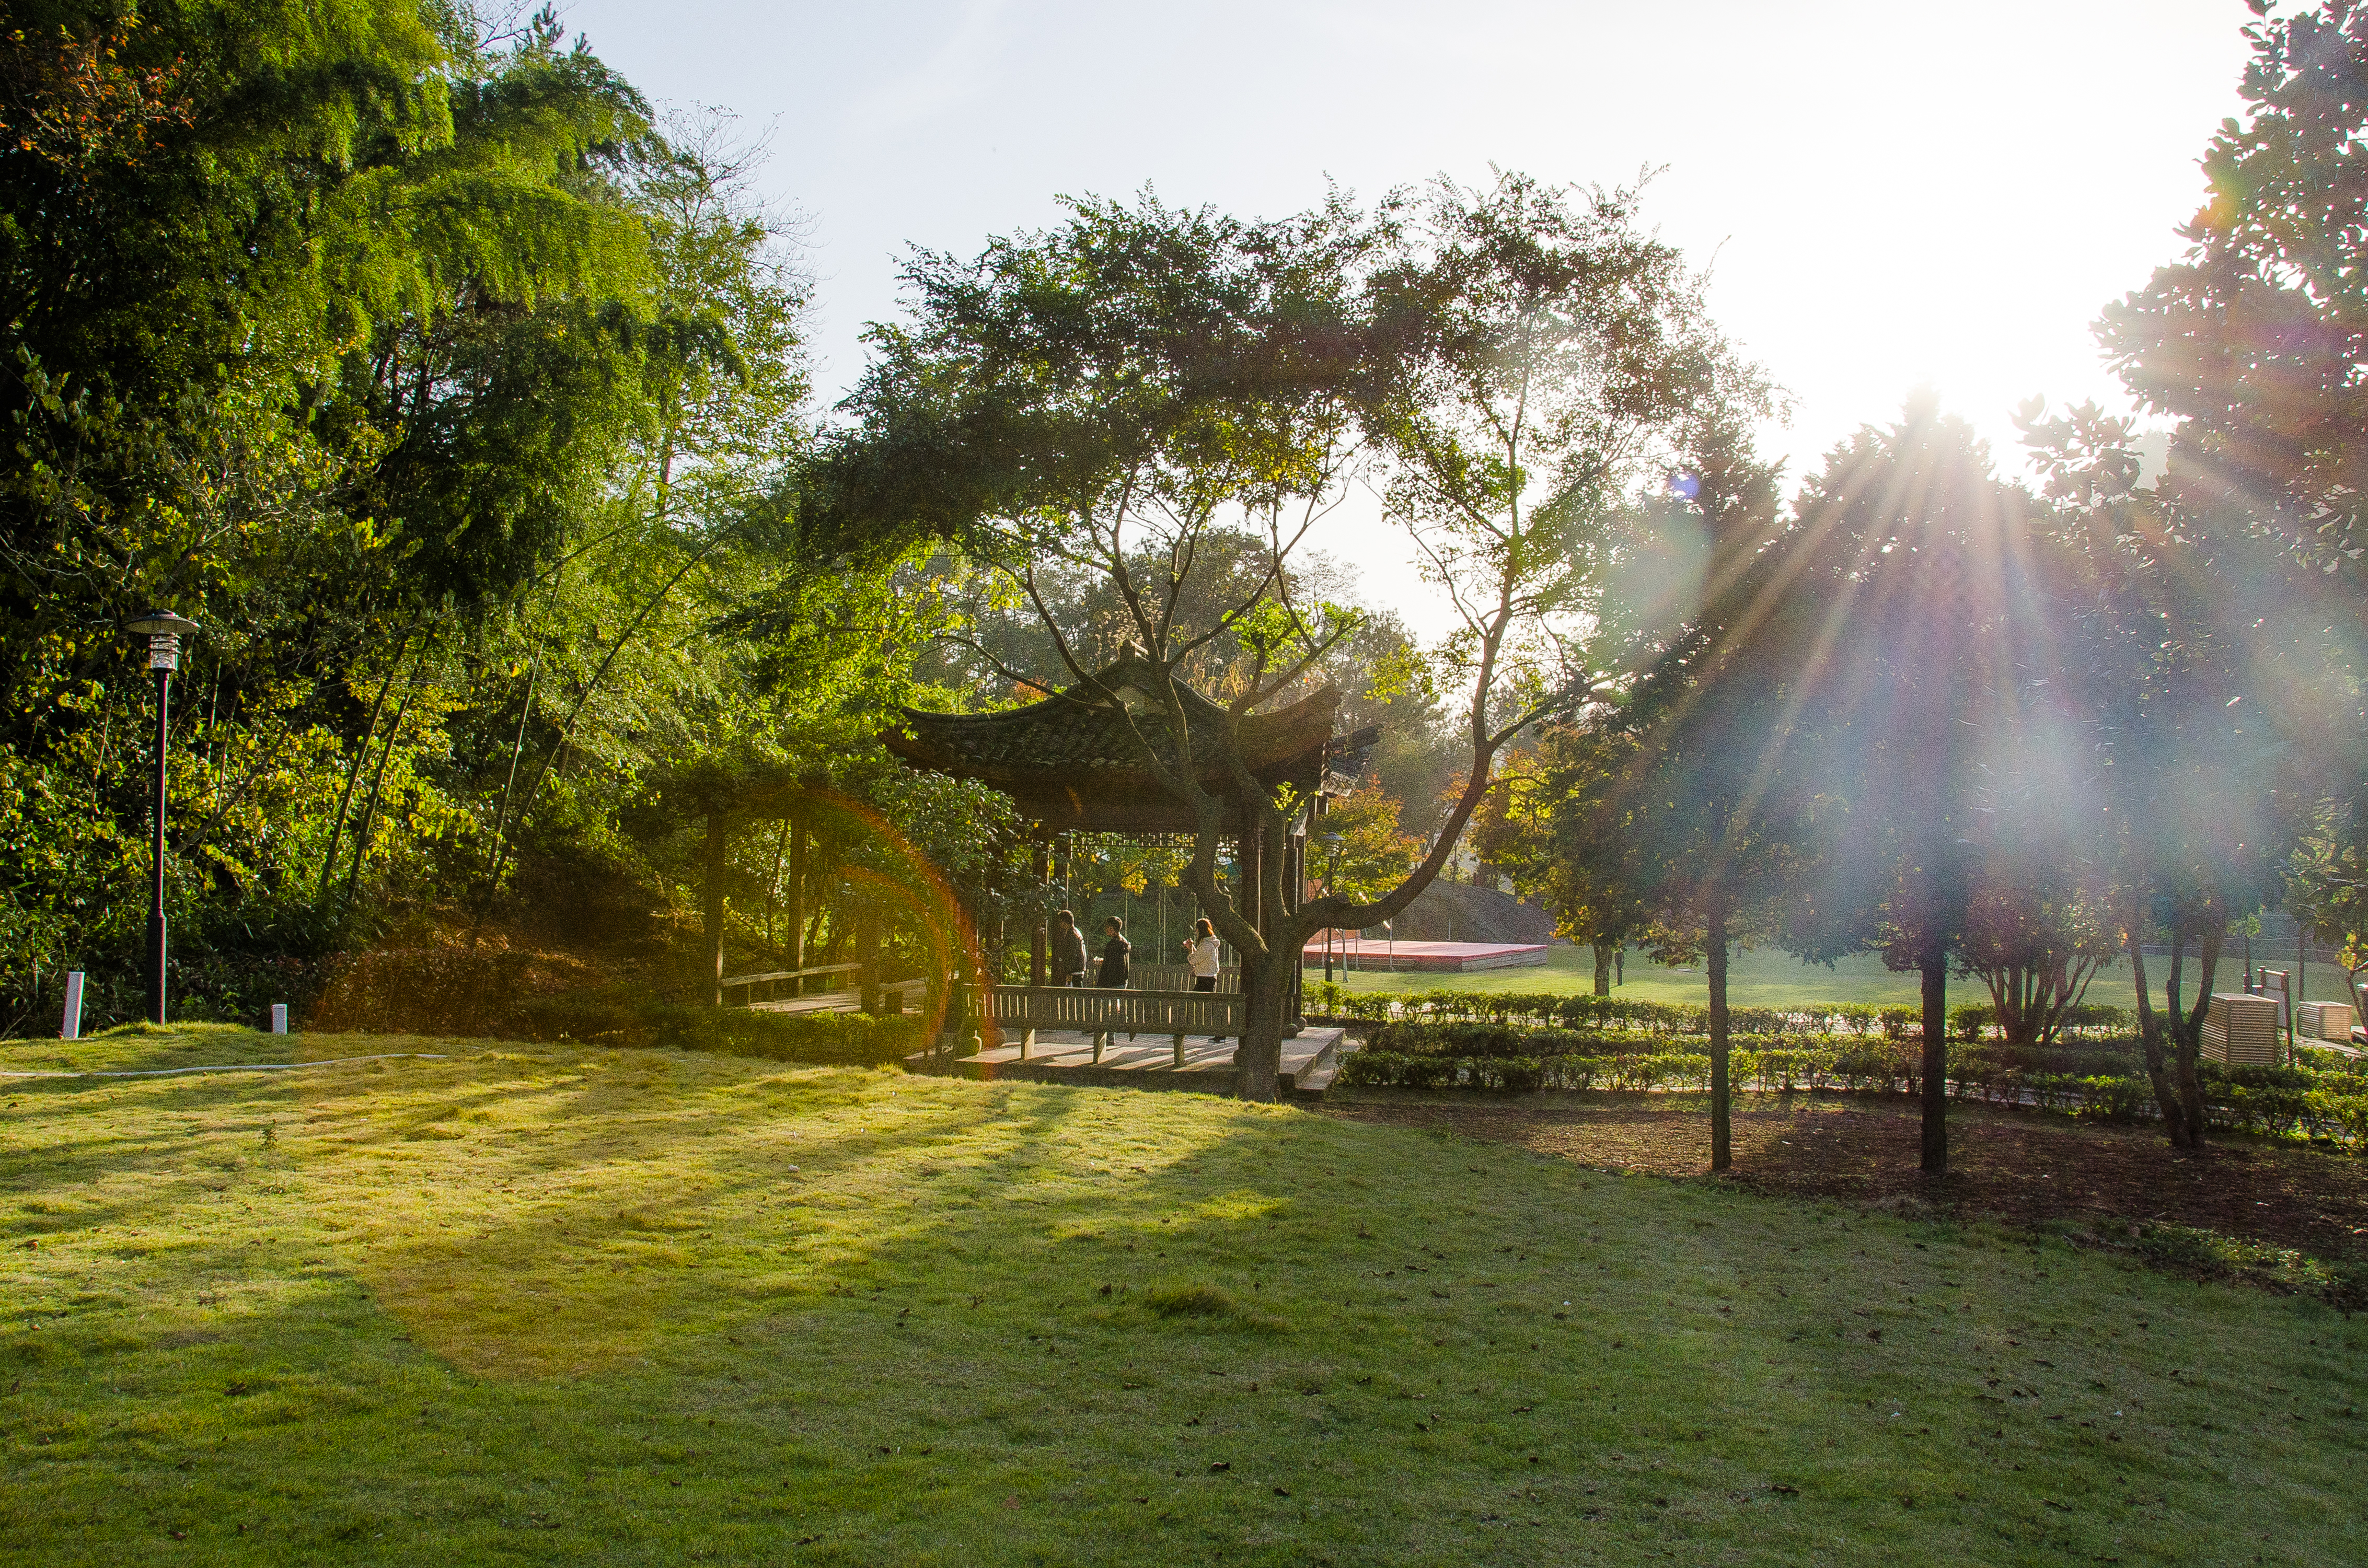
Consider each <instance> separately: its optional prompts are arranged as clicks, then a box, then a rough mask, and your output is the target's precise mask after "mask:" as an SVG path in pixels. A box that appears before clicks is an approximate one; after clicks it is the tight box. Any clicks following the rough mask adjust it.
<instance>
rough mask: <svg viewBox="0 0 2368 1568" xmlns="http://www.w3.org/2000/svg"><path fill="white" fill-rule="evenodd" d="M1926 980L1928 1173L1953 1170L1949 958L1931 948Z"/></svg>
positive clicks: (1925, 963)
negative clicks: (1950, 1092) (1950, 1135)
mask: <svg viewBox="0 0 2368 1568" xmlns="http://www.w3.org/2000/svg"><path fill="white" fill-rule="evenodd" d="M1921 968H1922V978H1923V981H1924V1174H1925V1175H1926V1176H1946V1175H1948V1174H1949V961H1948V955H1947V954H1946V953H1940V952H1928V953H1926V954H1925V955H1924V961H1923V964H1922V966H1921Z"/></svg>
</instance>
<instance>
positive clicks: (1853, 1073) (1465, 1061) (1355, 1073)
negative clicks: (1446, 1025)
mask: <svg viewBox="0 0 2368 1568" xmlns="http://www.w3.org/2000/svg"><path fill="white" fill-rule="evenodd" d="M1778 1038H1779V1037H1776V1036H1770V1035H1763V1036H1759V1037H1753V1038H1751V1039H1750V1040H1748V1041H1746V1040H1737V1041H1736V1042H1735V1045H1734V1047H1733V1049H1732V1052H1731V1054H1730V1055H1729V1057H1728V1059H1727V1068H1728V1072H1729V1074H1731V1075H1732V1079H1733V1082H1734V1084H1735V1086H1736V1088H1738V1089H1746V1088H1749V1089H1759V1090H1763V1091H1766V1092H1768V1093H1770V1094H1785V1093H1793V1092H1797V1091H1804V1090H1805V1091H1812V1092H1814V1091H1816V1090H1819V1089H1847V1090H1853V1091H1863V1090H1868V1089H1886V1088H1895V1087H1898V1086H1900V1085H1905V1084H1912V1083H1913V1082H1915V1077H1914V1071H1915V1069H1914V1063H1913V1061H1912V1060H1911V1059H1909V1058H1906V1057H1902V1056H1899V1055H1897V1054H1896V1053H1894V1052H1891V1051H1886V1050H1885V1049H1884V1046H1883V1043H1882V1042H1880V1041H1864V1040H1859V1041H1850V1042H1849V1043H1847V1044H1844V1045H1842V1046H1839V1047H1837V1046H1834V1045H1831V1044H1825V1045H1818V1046H1808V1047H1803V1046H1797V1045H1792V1044H1779V1043H1777V1040H1778ZM1597 1043H1599V1044H1600V1043H1602V1042H1601V1041H1600V1040H1598V1042H1597ZM1340 1076H1341V1078H1342V1079H1343V1080H1344V1081H1346V1082H1348V1083H1350V1084H1360V1085H1374V1086H1387V1087H1399V1088H1410V1089H1434V1088H1463V1089H1500V1090H1506V1091H1509V1092H1513V1093H1526V1092H1528V1091H1530V1090H1532V1089H1609V1090H1612V1091H1615V1092H1624V1093H1631V1094H1635V1093H1643V1092H1645V1091H1646V1090H1651V1089H1670V1090H1691V1091H1696V1092H1705V1091H1707V1090H1708V1089H1709V1088H1710V1056H1709V1054H1708V1053H1707V1052H1705V1051H1652V1052H1644V1053H1631V1054H1627V1055H1588V1054H1583V1053H1580V1052H1577V1051H1562V1052H1554V1053H1545V1054H1534V1055H1524V1054H1518V1053H1508V1054H1494V1055H1455V1054H1442V1053H1439V1052H1431V1051H1383V1050H1376V1049H1373V1048H1372V1047H1368V1048H1367V1049H1365V1050H1362V1051H1351V1052H1350V1053H1349V1055H1347V1056H1346V1057H1343V1058H1342V1059H1341V1062H1340Z"/></svg>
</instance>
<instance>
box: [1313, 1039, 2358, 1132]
mask: <svg viewBox="0 0 2368 1568" xmlns="http://www.w3.org/2000/svg"><path fill="white" fill-rule="evenodd" d="M1396 1029H1397V1037H1396V1039H1395V1044H1397V1045H1398V1046H1400V1047H1401V1049H1398V1050H1390V1049H1386V1048H1383V1047H1382V1046H1379V1045H1375V1046H1369V1047H1368V1048H1366V1049H1365V1050H1362V1051H1352V1052H1351V1053H1349V1055H1348V1056H1347V1057H1346V1058H1344V1059H1343V1060H1342V1062H1341V1065H1340V1076H1341V1079H1342V1081H1343V1082H1346V1083H1349V1084H1355V1085H1370V1086H1374V1087H1397V1088H1416V1089H1440V1088H1456V1089H1484V1090H1497V1091H1500V1092H1505V1093H1514V1094H1526V1093H1530V1092H1532V1091H1534V1090H1538V1089H1582V1090H1584V1089H1600V1090H1609V1091H1612V1092H1615V1093H1623V1092H1624V1093H1632V1094H1633V1093H1644V1092H1647V1091H1650V1090H1654V1089H1662V1090H1671V1091H1680V1092H1684V1091H1691V1092H1696V1093H1702V1092H1707V1091H1708V1089H1709V1087H1710V1057H1709V1055H1708V1054H1707V1053H1705V1052H1701V1051H1632V1052H1627V1053H1624V1054H1622V1053H1616V1052H1615V1051H1605V1050H1603V1049H1602V1048H1604V1047H1606V1046H1611V1045H1613V1044H1614V1043H1615V1042H1612V1041H1610V1040H1606V1039H1605V1038H1604V1037H1602V1036H1592V1037H1590V1036H1583V1035H1578V1034H1575V1033H1571V1032H1569V1031H1559V1030H1539V1031H1534V1034H1533V1035H1532V1037H1531V1038H1532V1040H1533V1042H1534V1048H1533V1049H1531V1050H1530V1051H1520V1050H1513V1049H1506V1046H1507V1043H1508V1041H1507V1040H1506V1039H1505V1038H1503V1037H1504V1036H1506V1035H1508V1034H1510V1033H1512V1031H1498V1033H1497V1036H1496V1037H1493V1038H1492V1037H1491V1035H1490V1034H1489V1033H1487V1032H1486V1031H1487V1026H1460V1027H1459V1026H1453V1025H1448V1026H1439V1025H1430V1026H1396ZM1418 1030H1428V1031H1429V1033H1428V1034H1425V1033H1418V1032H1417V1031H1418ZM1376 1032H1379V1031H1376ZM1577 1042H1586V1043H1589V1044H1592V1045H1593V1046H1595V1047H1596V1048H1598V1049H1597V1050H1596V1051H1587V1050H1584V1049H1573V1048H1571V1047H1573V1046H1574V1045H1575V1044H1576V1043H1577ZM1409 1046H1413V1047H1417V1048H1419V1047H1424V1046H1429V1047H1434V1048H1435V1049H1404V1048H1406V1047H1409ZM1473 1046H1483V1047H1487V1048H1488V1049H1486V1050H1476V1051H1475V1050H1471V1049H1458V1048H1459V1047H1473ZM1919 1054H1920V1053H1919V1052H1917V1051H1903V1050H1900V1049H1898V1048H1897V1046H1896V1044H1894V1043H1893V1042H1888V1041H1878V1040H1859V1039H1856V1038H1854V1037H1842V1038H1839V1039H1834V1038H1830V1037H1828V1038H1827V1039H1824V1040H1814V1041H1813V1040H1802V1039H1799V1038H1798V1037H1779V1036H1758V1037H1741V1038H1738V1039H1736V1040H1735V1041H1734V1042H1733V1046H1732V1054H1731V1055H1730V1056H1729V1058H1728V1069H1729V1074H1730V1082H1731V1083H1732V1085H1734V1088H1735V1089H1736V1090H1737V1091H1742V1090H1747V1089H1757V1090H1759V1091H1761V1092H1764V1093H1778V1094H1781V1093H1791V1092H1798V1091H1803V1090H1806V1091H1809V1092H1813V1093H1814V1092H1816V1091H1818V1090H1833V1089H1839V1090H1846V1091H1854V1092H1865V1091H1869V1090H1877V1091H1883V1090H1895V1089H1906V1090H1908V1091H1910V1092H1912V1091H1913V1090H1914V1088H1915V1086H1916V1083H1917V1079H1918V1073H1919V1062H1918V1057H1919ZM1968 1054H1969V1055H1970V1054H1972V1053H1968ZM2200 1076H2201V1078H2202V1079H2203V1090H2204V1103H2205V1114H2206V1118H2207V1120H2208V1122H2209V1124H2210V1126H2211V1127H2212V1128H2213V1130H2214V1131H2222V1132H2246V1133H2253V1134H2257V1135H2260V1136H2266V1137H2304V1138H2312V1139H2325V1140H2332V1141H2336V1142H2345V1143H2349V1144H2350V1145H2351V1147H2352V1148H2353V1149H2354V1150H2362V1151H2368V1075H2363V1074H2362V1072H2361V1071H2359V1070H2358V1068H2357V1064H2356V1063H2352V1062H2347V1063H2345V1065H2344V1067H2343V1068H2342V1069H2341V1070H2335V1069H2320V1068H2315V1067H2311V1066H2303V1067H2274V1068H2272V1067H2241V1068H2236V1069H2233V1070H2231V1069H2225V1068H2222V1067H2219V1066H2217V1065H2216V1064H2214V1063H2212V1062H2204V1063H2202V1064H2201V1070H2200ZM1950 1092H1951V1093H1952V1095H1954V1096H1957V1097H1958V1098H1961V1099H1983V1100H1988V1101H1992V1102H1996V1103H2002V1104H2008V1105H2036V1106H2038V1107H2040V1108H2044V1109H2048V1110H2055V1111H2062V1112H2066V1113H2067V1114H2069V1115H2073V1116H2077V1117H2080V1118H2082V1119H2089V1120H2097V1121H2108V1122H2120V1123H2135V1122H2141V1121H2149V1120H2152V1119H2154V1118H2155V1116H2156V1106H2155V1098H2154V1089H2153V1086H2152V1085H2151V1084H2150V1083H2148V1081H2147V1080H2146V1077H2145V1075H2144V1074H2142V1073H2137V1072H2122V1073H2089V1074H2078V1073H2061V1072H2045V1071H2031V1072H2025V1071H2021V1070H2019V1069H2000V1070H1997V1071H1993V1072H1990V1073H1988V1074H1987V1075H1983V1076H1958V1075H1953V1074H1952V1079H1951V1082H1950Z"/></svg>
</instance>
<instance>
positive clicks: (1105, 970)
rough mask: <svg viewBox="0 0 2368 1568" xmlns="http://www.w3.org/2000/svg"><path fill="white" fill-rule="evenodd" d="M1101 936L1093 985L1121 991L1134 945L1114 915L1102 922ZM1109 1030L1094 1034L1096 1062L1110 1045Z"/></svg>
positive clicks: (1124, 926) (1107, 989) (1129, 1036)
mask: <svg viewBox="0 0 2368 1568" xmlns="http://www.w3.org/2000/svg"><path fill="white" fill-rule="evenodd" d="M1102 935H1103V937H1107V938H1108V940H1106V941H1104V942H1103V943H1102V961H1101V972H1100V973H1099V974H1097V975H1095V976H1094V983H1095V984H1096V985H1097V986H1099V987H1100V988H1101V989H1103V990H1105V991H1118V990H1122V989H1124V988H1125V985H1126V971H1127V968H1128V965H1129V963H1130V961H1131V960H1133V956H1134V944H1133V943H1132V942H1130V941H1128V940H1127V939H1126V922H1125V921H1123V920H1121V919H1120V918H1119V917H1118V916H1117V915H1111V916H1110V918H1109V919H1107V920H1105V921H1103V922H1102ZM1126 1038H1127V1039H1129V1040H1133V1038H1134V1036H1133V1034H1129V1035H1128V1036H1127V1037H1126ZM1108 1044H1110V1030H1108V1029H1098V1030H1096V1031H1095V1032H1094V1060H1095V1061H1096V1062H1099V1061H1100V1060H1101V1059H1102V1048H1103V1047H1104V1046H1107V1045H1108Z"/></svg>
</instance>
